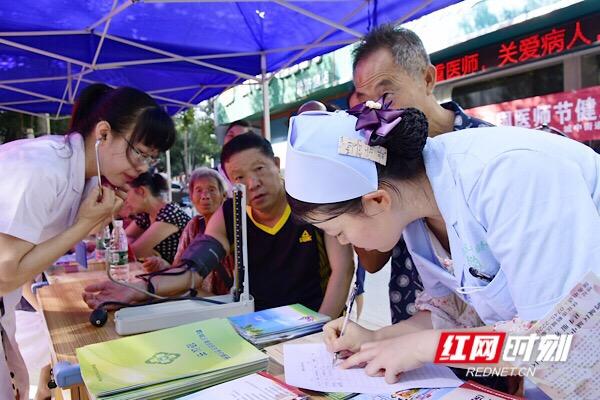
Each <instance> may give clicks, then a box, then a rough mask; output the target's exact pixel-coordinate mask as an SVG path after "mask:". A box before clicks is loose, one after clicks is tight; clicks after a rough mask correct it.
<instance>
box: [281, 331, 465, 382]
mask: <svg viewBox="0 0 600 400" xmlns="http://www.w3.org/2000/svg"><path fill="white" fill-rule="evenodd" d="M399 357H401V356H399ZM331 360H332V354H331V353H329V352H328V351H327V350H326V349H325V344H323V343H303V344H287V345H284V346H283V361H284V369H285V382H286V383H287V384H289V385H293V386H297V387H299V388H304V389H310V390H318V391H320V392H344V393H374V394H377V393H393V392H396V391H399V390H404V389H411V388H432V387H433V388H435V387H458V386H460V385H461V384H462V383H463V382H462V381H461V380H460V379H458V378H457V377H456V375H454V373H453V372H452V371H451V370H450V369H449V368H448V367H444V366H439V365H426V366H424V367H422V368H419V369H416V370H413V371H409V372H405V373H403V374H402V375H401V376H400V380H399V381H398V382H397V383H395V384H392V385H390V384H388V383H385V379H384V378H383V377H372V376H368V375H367V374H365V371H364V369H363V368H352V369H342V368H340V367H339V366H333V365H332V362H331Z"/></svg>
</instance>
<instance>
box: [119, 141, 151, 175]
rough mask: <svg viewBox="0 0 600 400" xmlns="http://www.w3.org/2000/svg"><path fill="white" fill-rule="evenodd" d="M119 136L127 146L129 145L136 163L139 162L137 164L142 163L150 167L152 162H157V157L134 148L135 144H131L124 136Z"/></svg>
mask: <svg viewBox="0 0 600 400" xmlns="http://www.w3.org/2000/svg"><path fill="white" fill-rule="evenodd" d="M121 137H122V138H123V140H124V141H125V143H127V147H129V148H130V149H131V151H132V152H133V156H134V159H135V161H136V162H137V163H139V164H141V163H144V164H146V165H147V166H149V167H152V166H153V165H154V164H156V163H157V162H158V157H153V156H151V155H149V154H146V153H144V152H142V151H140V150H138V149H136V148H135V146H134V145H132V144H131V142H130V141H129V140H127V138H126V137H125V136H121Z"/></svg>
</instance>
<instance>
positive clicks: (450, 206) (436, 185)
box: [423, 138, 457, 227]
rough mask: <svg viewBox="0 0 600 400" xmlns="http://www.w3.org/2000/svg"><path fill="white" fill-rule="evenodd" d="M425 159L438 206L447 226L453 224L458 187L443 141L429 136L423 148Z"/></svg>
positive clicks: (455, 216) (426, 169)
mask: <svg viewBox="0 0 600 400" xmlns="http://www.w3.org/2000/svg"><path fill="white" fill-rule="evenodd" d="M423 160H424V162H425V172H426V174H427V178H429V182H430V183H431V188H432V189H433V194H434V196H435V201H436V203H437V206H438V208H439V210H440V212H441V213H442V217H443V218H444V221H445V223H446V226H447V227H449V226H452V225H454V224H455V223H456V221H457V215H456V207H455V205H456V200H455V198H456V190H457V187H456V180H455V178H454V175H453V173H452V168H451V167H450V165H449V164H448V159H447V157H446V151H445V148H444V145H443V143H441V142H440V141H436V140H435V139H431V138H428V139H427V142H426V144H425V148H424V149H423Z"/></svg>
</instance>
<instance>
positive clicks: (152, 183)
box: [129, 172, 169, 197]
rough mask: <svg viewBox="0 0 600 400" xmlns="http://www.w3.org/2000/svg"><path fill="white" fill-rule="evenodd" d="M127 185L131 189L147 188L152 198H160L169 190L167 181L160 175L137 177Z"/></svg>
mask: <svg viewBox="0 0 600 400" xmlns="http://www.w3.org/2000/svg"><path fill="white" fill-rule="evenodd" d="M129 185H130V186H131V187H133V188H139V187H140V186H144V187H147V188H148V189H149V190H150V193H151V194H152V196H154V197H159V196H161V195H162V194H163V193H165V192H166V191H167V190H168V189H169V187H168V185H167V180H166V179H165V178H164V177H163V176H162V175H161V174H159V173H150V172H144V173H143V174H140V175H138V177H137V178H135V179H134V180H132V181H131V182H129Z"/></svg>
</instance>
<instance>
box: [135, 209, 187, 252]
mask: <svg viewBox="0 0 600 400" xmlns="http://www.w3.org/2000/svg"><path fill="white" fill-rule="evenodd" d="M189 221H190V217H189V215H187V214H186V213H185V211H183V210H182V209H181V207H179V206H178V205H177V204H175V203H167V204H165V205H164V206H163V208H161V209H160V211H159V212H158V214H157V215H156V222H166V223H167V224H171V225H175V226H176V227H177V232H175V233H173V234H171V235H169V236H167V237H166V238H165V239H164V240H162V241H161V242H160V243H158V244H157V245H156V246H154V250H156V252H158V254H160V256H161V257H162V258H163V259H165V260H167V261H168V262H169V263H172V262H173V260H174V259H175V254H177V246H179V238H180V236H181V232H182V230H183V228H185V226H186V225H187V223H188V222H189ZM135 223H136V224H137V226H139V227H140V228H141V229H143V230H146V229H148V228H150V225H151V221H150V216H149V215H148V214H146V213H140V214H138V215H137V216H136V217H135Z"/></svg>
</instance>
